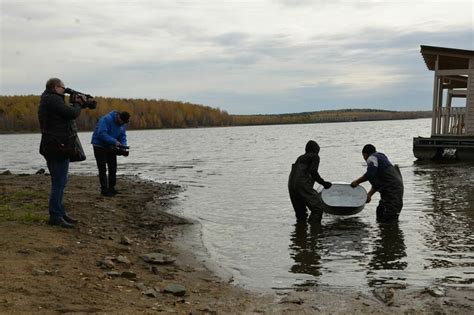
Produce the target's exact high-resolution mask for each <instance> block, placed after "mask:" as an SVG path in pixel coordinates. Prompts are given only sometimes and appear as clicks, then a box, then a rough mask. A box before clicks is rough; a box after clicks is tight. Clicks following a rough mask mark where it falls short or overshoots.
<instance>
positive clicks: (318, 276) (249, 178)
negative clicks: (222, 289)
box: [0, 119, 474, 291]
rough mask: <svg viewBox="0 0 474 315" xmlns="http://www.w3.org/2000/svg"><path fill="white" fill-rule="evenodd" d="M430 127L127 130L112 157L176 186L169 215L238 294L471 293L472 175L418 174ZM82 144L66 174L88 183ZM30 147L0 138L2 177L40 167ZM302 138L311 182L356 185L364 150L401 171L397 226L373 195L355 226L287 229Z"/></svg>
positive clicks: (432, 169) (426, 122) (291, 223)
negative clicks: (421, 143) (451, 289)
mask: <svg viewBox="0 0 474 315" xmlns="http://www.w3.org/2000/svg"><path fill="white" fill-rule="evenodd" d="M430 123H431V120H430V119H420V120H404V121H379V122H350V123H327V124H307V125H278V126H252V127H229V128H227V127H226V128H202V129H174V130H148V131H129V132H128V137H129V144H130V145H131V147H132V150H131V154H130V156H129V157H127V158H124V157H120V158H119V174H137V173H138V174H139V175H140V176H142V177H145V178H149V179H152V180H155V181H159V182H163V181H171V182H174V183H177V184H180V185H183V186H185V188H186V190H185V191H184V192H183V193H182V194H181V195H180V198H179V201H178V202H177V206H176V207H175V209H174V211H176V212H177V213H179V214H182V215H185V216H188V217H191V218H194V219H197V220H199V221H200V222H201V224H202V228H203V231H202V232H203V242H204V245H205V246H206V248H207V250H208V253H209V255H210V256H211V258H212V259H213V260H215V261H216V262H217V263H218V264H219V265H221V266H223V267H224V268H225V269H227V270H228V271H230V272H231V273H232V275H233V278H234V282H235V283H236V284H239V285H243V286H245V287H247V288H253V289H268V288H287V287H294V286H313V285H318V286H329V287H333V288H348V289H359V290H362V291H364V290H369V289H370V288H372V287H374V286H379V285H383V284H386V283H400V284H403V285H407V286H417V287H418V286H419V287H422V286H429V285H432V284H442V285H449V286H464V287H466V286H467V287H472V286H473V279H474V268H473V266H474V254H473V247H474V236H473V235H472V230H473V226H474V164H472V163H452V162H450V163H417V162H416V161H415V158H414V157H413V153H412V138H413V137H415V136H419V135H420V136H428V135H429V133H430ZM90 137H91V134H90V133H81V134H80V138H81V140H82V143H83V145H84V147H85V149H86V154H87V155H88V160H86V161H85V162H81V163H73V164H71V172H76V173H87V172H92V173H95V172H96V166H95V161H94V158H93V153H92V149H91V147H90V145H88V143H89V142H90ZM39 139H40V135H38V134H27V135H0V142H1V145H2V151H1V152H0V171H2V170H3V169H10V170H11V171H13V172H29V173H31V172H34V171H36V170H37V169H39V168H41V167H43V168H45V162H44V160H43V159H42V157H41V156H40V155H39V154H38V153H37V152H38V143H39ZM309 139H314V140H316V141H317V142H318V143H319V144H320V146H321V153H320V156H321V165H320V173H321V176H322V177H323V178H324V179H326V180H328V181H339V182H341V181H342V182H350V181H352V180H353V179H355V178H357V177H359V176H360V175H362V174H363V172H364V171H365V162H364V160H363V159H362V155H361V153H360V151H361V149H362V146H363V145H365V144H366V143H373V144H374V145H375V146H376V147H377V149H379V150H380V151H382V152H384V153H386V154H387V155H388V157H389V158H390V159H391V160H392V161H393V162H394V163H397V164H399V166H400V169H401V172H402V175H403V177H404V183H405V196H404V203H405V205H404V208H403V210H402V213H401V217H400V223H399V224H397V225H385V226H384V225H378V224H377V223H376V222H375V208H376V206H377V203H378V200H379V198H378V195H376V196H375V197H374V198H373V200H372V202H371V203H370V204H368V205H366V207H365V209H364V210H363V211H362V212H360V213H358V214H356V215H354V216H350V217H336V216H332V215H325V216H324V218H323V222H322V226H321V227H319V228H314V227H310V226H307V225H295V219H294V214H293V210H292V208H291V204H290V201H289V198H288V192H287V188H286V185H287V178H288V173H289V171H290V168H291V164H292V163H293V162H294V161H295V160H296V158H297V156H298V155H300V154H302V153H303V151H304V146H305V144H306V142H307V140H309ZM363 186H364V187H365V188H366V189H367V190H368V189H369V188H370V187H369V186H368V184H367V183H365V184H363Z"/></svg>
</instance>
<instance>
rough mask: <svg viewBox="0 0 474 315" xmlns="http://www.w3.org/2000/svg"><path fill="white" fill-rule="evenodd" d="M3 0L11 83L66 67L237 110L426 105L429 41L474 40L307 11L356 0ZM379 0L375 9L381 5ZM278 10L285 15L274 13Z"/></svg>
mask: <svg viewBox="0 0 474 315" xmlns="http://www.w3.org/2000/svg"><path fill="white" fill-rule="evenodd" d="M0 3H1V5H2V12H1V13H0V17H1V20H2V29H1V32H2V33H1V35H2V37H1V38H2V45H1V46H2V47H0V49H1V55H2V59H1V67H0V71H1V82H0V83H1V84H0V85H1V86H0V94H28V93H37V94H38V93H39V92H40V90H41V88H42V87H43V85H44V83H43V81H45V80H46V79H47V78H48V77H50V76H59V77H62V78H63V79H64V80H65V81H66V83H67V84H69V85H71V86H74V87H76V88H77V89H82V90H86V91H90V93H92V94H96V95H104V96H117V97H147V98H169V99H176V100H184V101H189V102H196V103H202V104H207V105H210V106H219V107H220V108H223V109H226V110H228V111H229V112H231V113H245V111H248V112H249V113H250V112H252V113H258V112H261V113H278V112H289V111H308V110H314V109H315V108H316V109H328V108H338V107H339V106H342V107H348V106H349V105H351V106H362V107H380V108H397V107H398V106H401V105H400V104H399V103H400V102H404V104H407V102H408V101H407V100H409V101H410V102H412V103H410V104H417V105H418V106H421V107H423V106H425V105H424V101H423V99H422V97H427V99H425V100H428V103H429V102H430V101H429V100H430V98H431V96H430V92H429V91H430V89H431V83H432V82H431V81H432V75H431V74H430V73H429V72H428V71H427V70H426V67H425V65H424V63H423V60H422V58H421V56H420V54H419V53H418V51H419V45H420V44H427V45H435V46H436V45H438V46H447V47H455V48H464V49H473V46H474V45H473V38H472V28H471V29H469V28H463V27H460V26H453V25H448V26H446V27H445V29H446V31H441V30H440V29H439V28H438V27H436V28H434V29H433V30H429V29H428V28H427V27H426V25H428V26H431V25H436V26H437V25H440V24H439V23H440V22H439V21H436V22H435V21H434V20H433V21H429V20H425V21H423V22H419V23H418V22H417V23H418V24H416V25H414V26H413V28H410V27H401V26H397V27H394V26H391V25H382V24H380V23H381V22H380V21H379V24H377V23H375V22H374V21H372V20H370V24H369V23H367V24H366V26H365V27H364V26H363V25H362V24H361V25H358V27H353V28H350V27H347V28H341V29H334V30H333V29H332V28H329V29H324V27H325V26H326V24H325V23H327V21H321V23H319V24H311V23H313V21H314V19H313V17H312V14H307V12H311V13H312V12H319V11H318V10H320V9H321V10H323V9H324V10H326V11H322V13H320V14H319V13H318V14H319V18H322V17H324V16H325V15H326V14H325V13H328V15H329V16H331V14H333V13H338V12H339V9H342V8H343V5H345V2H344V3H341V2H337V1H336V2H335V3H331V4H330V5H327V7H324V6H323V5H322V2H321V1H316V2H314V1H280V2H278V3H277V4H276V5H273V2H271V1H270V2H266V3H264V2H259V1H257V2H255V4H253V3H252V4H248V6H246V7H245V8H243V7H239V2H225V3H221V2H213V3H210V2H209V3H208V2H206V3H202V4H201V3H199V4H198V3H197V2H196V3H195V2H193V1H184V2H174V1H169V2H167V1H164V2H160V3H155V2H151V1H133V2H127V1H124V2H117V3H116V2H112V1H99V0H95V1H94V2H93V3H94V4H95V5H92V6H91V3H92V2H87V1H84V2H79V1H70V2H64V1H51V2H45V1H38V4H40V5H33V4H32V3H30V2H25V1H21V0H20V1H18V2H16V1H7V0H0ZM17 3H18V4H17ZM357 3H359V2H354V3H353V5H355V4H357ZM368 4H369V6H368V7H365V8H364V10H369V9H370V8H371V7H373V8H376V7H377V6H378V5H379V4H375V3H373V2H370V3H368ZM253 5H255V7H253ZM293 7H294V10H293V9H292V8H293ZM471 7H472V5H471ZM282 8H286V10H285V11H282ZM314 8H317V9H318V10H315V11H311V10H314ZM244 9H245V10H244ZM239 10H240V11H239ZM354 10H356V9H354ZM255 12H257V13H258V14H257V15H255V14H256V13H255ZM364 12H365V11H364ZM354 13H358V11H357V10H356V11H354ZM438 13H439V12H438ZM441 13H443V15H445V13H446V12H441ZM239 14H241V15H240V16H239V17H238V18H235V19H234V16H236V15H239ZM252 14H253V15H252ZM291 14H294V15H293V16H292V15H291ZM359 14H360V12H359ZM356 15H357V14H356ZM269 17H272V18H273V20H275V18H276V20H275V23H274V25H273V24H268V23H264V21H266V20H267V19H268V18H269ZM287 17H290V18H289V19H287V20H285V18H287ZM371 17H372V18H373V17H376V14H375V13H374V12H372V16H371ZM259 18H261V19H262V21H260V20H259ZM298 18H301V19H302V21H301V23H300V21H299V20H298ZM350 18H351V17H348V19H350ZM433 18H437V16H436V14H433ZM341 19H342V18H341V17H340V16H339V17H338V20H337V21H338V22H341V21H342V22H344V21H343V19H342V20H341ZM253 23H254V24H253ZM252 25H254V26H252ZM368 25H371V26H368ZM420 25H421V26H423V27H419V26H420ZM249 26H251V27H249ZM335 26H337V25H335ZM423 29H425V30H423ZM427 29H428V30H427ZM328 30H329V31H328ZM52 31H53V32H52ZM51 34H52V35H51ZM425 88H426V93H425ZM414 90H416V91H418V92H417V93H414V92H413V91H414ZM344 104H346V106H344ZM370 104H373V106H370Z"/></svg>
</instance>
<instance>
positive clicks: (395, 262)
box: [367, 223, 408, 287]
mask: <svg viewBox="0 0 474 315" xmlns="http://www.w3.org/2000/svg"><path fill="white" fill-rule="evenodd" d="M406 256H407V253H406V245H405V237H404V235H403V231H402V230H401V229H400V226H399V224H398V223H392V224H379V230H378V235H377V236H376V237H375V240H374V249H373V251H372V258H371V260H370V262H369V264H368V268H367V269H368V272H367V279H368V284H369V286H370V287H374V286H378V285H381V284H384V283H386V282H393V281H394V280H405V278H404V277H394V276H393V275H392V276H391V275H387V276H383V275H382V276H381V275H378V276H377V273H376V272H375V271H377V270H404V269H406V268H407V265H408V263H407V262H406V261H405V260H403V259H404V258H405V257H406Z"/></svg>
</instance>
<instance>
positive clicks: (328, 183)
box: [323, 182, 332, 189]
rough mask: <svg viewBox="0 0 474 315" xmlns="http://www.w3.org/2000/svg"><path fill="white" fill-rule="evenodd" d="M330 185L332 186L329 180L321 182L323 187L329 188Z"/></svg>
mask: <svg viewBox="0 0 474 315" xmlns="http://www.w3.org/2000/svg"><path fill="white" fill-rule="evenodd" d="M331 186H332V184H331V183H330V182H324V183H323V187H324V189H329V188H331Z"/></svg>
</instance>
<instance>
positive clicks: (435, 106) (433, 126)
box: [431, 55, 439, 136]
mask: <svg viewBox="0 0 474 315" xmlns="http://www.w3.org/2000/svg"><path fill="white" fill-rule="evenodd" d="M438 61H439V55H438V56H436V62H435V69H434V84H433V115H432V116H433V117H432V120H431V135H432V136H433V135H435V134H436V130H437V128H436V125H437V121H438V119H437V117H438V81H439V79H438V74H437V73H436V71H437V70H438Z"/></svg>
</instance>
